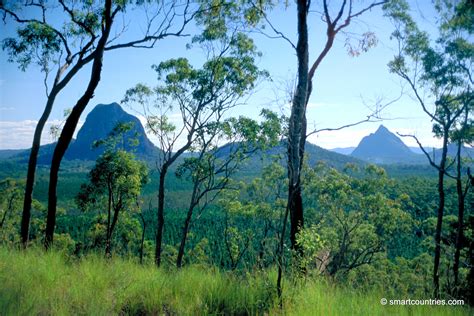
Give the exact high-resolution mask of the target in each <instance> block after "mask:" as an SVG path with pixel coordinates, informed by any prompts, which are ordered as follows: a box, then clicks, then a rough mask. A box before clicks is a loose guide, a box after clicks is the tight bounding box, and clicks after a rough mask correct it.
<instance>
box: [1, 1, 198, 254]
mask: <svg viewBox="0 0 474 316" xmlns="http://www.w3.org/2000/svg"><path fill="white" fill-rule="evenodd" d="M23 2H24V3H21V4H20V3H18V2H15V1H12V2H10V1H2V2H1V4H0V12H2V13H3V20H4V21H5V23H6V21H13V22H15V23H17V24H19V28H18V30H17V37H10V38H6V39H5V40H4V41H3V45H2V47H3V49H4V50H6V51H7V52H8V54H9V61H11V62H16V63H18V65H19V68H20V69H21V70H23V71H24V70H26V69H27V67H28V66H29V65H30V64H31V63H35V64H37V65H38V66H39V67H40V69H41V71H42V72H44V84H45V91H46V97H47V101H46V104H45V107H44V111H43V114H42V115H41V118H40V120H39V121H38V124H37V126H36V127H35V133H34V137H33V143H32V148H31V152H30V157H29V161H28V172H27V177H26V186H25V196H24V205H23V215H22V224H21V239H22V242H23V245H24V246H25V247H26V246H27V243H28V238H29V225H30V217H31V203H32V193H33V187H34V182H35V172H36V163H37V156H38V151H39V147H40V144H41V143H40V140H41V134H42V132H43V128H44V126H45V124H46V122H47V120H48V118H49V115H50V113H51V111H52V109H53V106H54V103H55V101H56V97H57V96H58V95H59V94H60V92H61V91H62V90H63V89H64V88H65V87H66V86H67V85H68V84H69V82H70V81H71V80H72V79H73V78H75V77H76V75H77V74H78V73H79V72H80V71H81V70H82V69H83V68H84V67H85V66H86V65H88V64H90V63H92V69H91V73H90V80H89V82H88V85H87V88H86V91H85V92H84V94H83V96H82V97H81V98H80V99H79V100H78V102H77V103H76V105H75V106H74V107H73V109H72V111H71V112H70V114H69V116H68V118H67V120H66V122H65V125H64V128H63V130H62V132H61V135H60V137H59V139H58V143H57V146H56V148H55V151H54V155H53V161H52V165H51V175H50V188H49V203H48V220H47V228H46V238H45V246H46V247H48V245H49V244H50V243H51V242H52V240H53V233H54V227H55V219H56V218H55V217H56V186H57V180H58V179H57V178H58V172H59V166H60V163H61V160H62V157H63V156H64V153H65V151H66V149H67V147H68V146H69V143H70V141H71V138H72V135H73V134H74V130H75V128H76V126H77V122H78V120H79V118H80V115H81V114H82V112H83V111H84V109H85V108H86V106H87V104H88V102H89V101H90V99H91V98H92V97H93V95H94V91H95V88H96V87H97V85H98V83H99V81H100V74H101V72H102V59H103V55H104V52H106V51H112V50H116V49H121V48H128V47H137V48H138V47H139V48H152V47H153V46H154V45H155V44H156V43H157V42H159V41H160V40H162V39H165V38H167V37H174V36H182V35H183V32H184V29H185V27H186V26H187V24H189V22H190V21H191V20H192V19H193V18H194V16H195V15H196V14H197V12H198V11H199V5H192V4H191V2H190V1H183V3H178V2H174V1H172V2H169V3H159V2H157V3H153V2H151V3H148V2H143V1H138V2H137V3H136V4H133V3H132V2H131V1H130V2H129V1H112V0H105V1H86V2H83V1H75V0H71V1H67V0H66V1H64V0H59V4H58V5H55V4H50V3H48V2H46V1H23ZM203 6H204V4H203ZM135 7H138V8H143V9H144V10H145V11H146V12H145V14H144V21H146V24H145V28H144V29H145V32H144V34H143V35H140V36H138V37H137V38H131V39H130V38H127V40H128V41H124V42H118V41H117V40H118V39H119V38H120V37H122V36H123V34H124V33H127V29H128V24H127V22H126V19H125V17H126V14H127V10H129V9H133V8H135ZM23 15H24V16H27V17H23ZM30 16H31V17H30ZM121 16H123V19H122V18H121ZM116 21H123V24H122V25H120V24H117V27H116V28H113V24H116V23H114V22H116ZM111 32H112V34H115V35H113V37H112V38H111V37H110V34H111ZM123 37H124V36H123ZM53 73H54V79H53V80H50V74H53Z"/></svg>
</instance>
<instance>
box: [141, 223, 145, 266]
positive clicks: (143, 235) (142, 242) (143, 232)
mask: <svg viewBox="0 0 474 316" xmlns="http://www.w3.org/2000/svg"><path fill="white" fill-rule="evenodd" d="M140 218H141V219H142V223H143V229H142V238H141V240H140V264H143V248H144V244H145V232H146V222H145V217H144V216H143V214H140Z"/></svg>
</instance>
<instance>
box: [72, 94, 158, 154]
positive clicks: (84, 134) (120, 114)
mask: <svg viewBox="0 0 474 316" xmlns="http://www.w3.org/2000/svg"><path fill="white" fill-rule="evenodd" d="M118 123H132V128H131V130H129V131H127V132H126V133H125V134H124V139H125V140H126V141H125V142H124V143H125V144H124V148H125V149H126V150H129V151H131V150H133V151H134V152H135V154H136V155H137V156H139V157H149V156H153V155H155V154H156V153H157V152H158V149H157V148H156V147H155V146H154V145H153V143H152V142H151V141H150V140H149V139H148V137H147V136H146V133H145V130H144V128H143V126H142V124H141V122H140V120H139V119H138V118H137V117H136V116H133V115H131V114H128V113H127V112H125V111H124V110H123V109H122V107H121V106H120V105H118V104H117V103H111V104H98V105H96V107H95V108H94V109H93V110H92V111H91V112H90V113H89V115H87V118H86V121H85V122H84V125H82V128H81V129H80V130H79V132H78V133H77V138H76V140H75V141H74V143H72V144H71V145H70V146H69V148H68V150H67V152H66V158H67V159H81V160H95V159H97V157H98V156H99V155H100V154H101V153H103V151H104V149H103V148H92V145H93V144H94V142H95V141H97V140H101V139H104V138H106V137H107V136H108V135H109V133H110V132H111V131H112V130H113V128H114V127H115V126H117V124H118ZM132 138H136V139H137V140H138V146H136V147H134V146H130V144H129V142H128V141H127V140H128V139H132Z"/></svg>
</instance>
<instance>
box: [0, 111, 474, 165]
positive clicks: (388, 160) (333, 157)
mask: <svg viewBox="0 0 474 316" xmlns="http://www.w3.org/2000/svg"><path fill="white" fill-rule="evenodd" d="M119 122H120V123H133V124H132V126H133V127H132V129H131V130H130V131H128V132H127V133H126V134H125V135H124V139H125V140H127V139H129V138H132V137H133V138H135V139H137V140H138V146H136V147H131V146H130V145H129V144H128V141H124V143H123V144H124V148H125V149H126V150H132V151H133V152H134V153H135V154H136V156H137V157H138V158H140V159H142V160H148V161H155V160H156V158H157V157H158V155H159V153H160V150H159V149H158V148H157V147H156V146H154V145H153V143H152V142H151V141H150V140H149V139H148V137H147V135H146V133H145V130H144V128H143V126H142V124H141V122H140V120H139V119H138V118H137V117H135V116H133V115H131V114H129V113H127V112H125V111H124V110H123V109H122V107H121V106H120V105H119V104H117V103H111V104H99V105H97V106H96V107H95V108H94V109H93V110H92V111H91V112H90V113H89V115H88V116H87V118H86V121H85V123H84V125H83V126H82V128H81V129H80V130H79V132H78V134H77V139H75V140H73V141H72V143H71V145H70V146H69V148H68V150H67V151H66V155H65V157H64V158H65V159H67V160H75V159H77V160H95V159H97V157H98V156H99V155H100V154H101V153H102V152H103V151H104V149H103V148H100V147H99V148H93V144H94V142H95V141H97V140H100V139H104V138H106V137H107V136H108V134H109V133H110V132H111V131H112V129H113V128H114V127H115V126H116V125H117V124H118V123H119ZM234 145H235V144H234ZM229 146H232V145H231V144H227V145H224V146H222V147H221V149H220V150H219V151H218V154H219V155H225V154H226V153H227V152H228V151H229V148H230V147H229ZM54 147H55V143H53V144H47V145H44V146H41V149H40V153H39V157H38V163H39V164H49V163H50V162H51V158H52V154H53V150H54ZM286 151H287V145H286V141H281V142H280V144H279V145H277V146H275V147H273V148H270V149H268V150H266V152H264V153H262V152H257V153H256V155H255V156H254V157H252V158H251V159H250V161H249V162H248V163H247V167H246V168H250V169H253V170H256V169H257V168H261V167H262V166H263V165H264V164H265V163H267V162H268V159H269V157H270V156H279V157H280V158H278V159H279V161H280V163H282V164H285V163H286ZM414 151H415V148H410V147H408V146H406V145H405V144H404V143H403V141H402V140H401V139H400V138H399V137H398V136H397V135H395V134H394V133H392V132H390V131H389V130H388V129H387V128H386V127H384V126H383V125H380V127H379V128H378V129H377V130H376V131H375V133H372V134H370V135H368V136H365V137H364V138H363V139H362V140H361V142H360V143H359V145H358V146H357V147H348V148H335V149H332V150H326V149H323V148H321V147H319V146H316V145H314V144H311V143H307V145H306V155H307V157H308V159H307V163H308V164H309V165H310V166H314V165H315V164H316V163H317V162H318V161H324V162H325V163H326V164H328V165H330V166H333V167H336V168H342V167H343V166H344V165H345V164H347V163H354V164H358V165H363V164H366V163H367V162H369V163H376V164H405V165H420V164H427V159H426V157H425V155H424V154H421V153H420V152H421V151H420V150H419V149H418V150H417V151H418V153H415V152H414ZM427 151H429V153H430V154H431V155H433V156H434V157H435V158H436V159H438V158H439V156H440V155H441V151H440V150H439V149H433V148H427ZM455 152H456V146H455V145H450V146H449V154H450V155H451V156H453V155H454V154H455ZM188 155H190V154H185V155H184V156H188ZM463 156H470V157H474V149H473V148H463ZM28 157H29V150H0V159H9V160H16V161H20V162H27V161H28Z"/></svg>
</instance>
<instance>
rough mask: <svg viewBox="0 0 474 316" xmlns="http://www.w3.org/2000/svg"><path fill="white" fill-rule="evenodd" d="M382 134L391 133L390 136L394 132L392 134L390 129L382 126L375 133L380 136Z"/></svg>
mask: <svg viewBox="0 0 474 316" xmlns="http://www.w3.org/2000/svg"><path fill="white" fill-rule="evenodd" d="M380 133H390V134H392V132H390V131H389V130H388V128H386V127H385V126H383V125H382V124H380V126H379V128H378V129H377V130H376V131H375V134H380Z"/></svg>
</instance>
